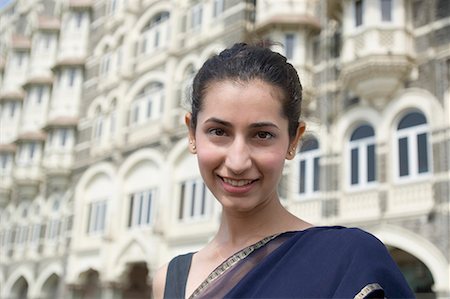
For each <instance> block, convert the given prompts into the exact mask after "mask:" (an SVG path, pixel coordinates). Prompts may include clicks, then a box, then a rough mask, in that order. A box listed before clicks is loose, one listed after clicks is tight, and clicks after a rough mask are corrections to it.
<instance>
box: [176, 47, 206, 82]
mask: <svg viewBox="0 0 450 299" xmlns="http://www.w3.org/2000/svg"><path fill="white" fill-rule="evenodd" d="M199 64H200V61H199V58H198V57H197V55H195V54H193V53H190V54H189V55H187V56H186V57H184V58H183V59H182V60H181V61H179V63H178V67H177V68H176V70H175V74H174V79H175V82H181V81H182V80H183V79H184V74H185V71H186V69H187V68H188V66H190V65H192V66H194V68H195V69H198V68H199V66H198V65H199Z"/></svg>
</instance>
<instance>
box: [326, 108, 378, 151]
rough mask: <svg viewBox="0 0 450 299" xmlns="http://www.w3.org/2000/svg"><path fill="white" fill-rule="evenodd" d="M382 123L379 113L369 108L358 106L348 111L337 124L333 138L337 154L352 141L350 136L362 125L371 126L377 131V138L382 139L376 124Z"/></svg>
mask: <svg viewBox="0 0 450 299" xmlns="http://www.w3.org/2000/svg"><path fill="white" fill-rule="evenodd" d="M380 122H381V118H380V115H379V113H378V112H377V111H376V110H375V109H373V108H372V107H368V106H357V107H354V108H352V109H350V110H348V111H347V112H346V113H344V115H342V117H340V118H339V121H338V122H337V124H336V129H335V132H334V134H333V135H334V137H335V138H333V144H334V145H333V148H334V149H335V150H336V151H337V152H342V150H343V148H344V144H345V142H346V141H347V140H349V139H350V134H352V132H353V131H354V130H355V129H356V128H357V127H359V126H360V125H362V124H369V125H370V126H372V127H373V128H374V130H375V136H376V138H377V139H378V138H381V137H379V136H378V135H379V134H378V131H379V130H378V129H377V126H376V124H379V123H380Z"/></svg>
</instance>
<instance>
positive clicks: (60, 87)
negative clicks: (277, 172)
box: [0, 0, 450, 299]
mask: <svg viewBox="0 0 450 299" xmlns="http://www.w3.org/2000/svg"><path fill="white" fill-rule="evenodd" d="M381 2H389V1H367V0H366V1H347V0H342V1H320V0H297V1H282V0H277V1H234V0H225V1H213V0H202V1H197V2H193V1H187V0H171V1H157V0H153V1H151V0H144V1H137V0H128V1H124V0H111V1H106V0H97V1H81V0H71V1H52V0H38V1H34V2H29V1H25V0H16V1H14V2H13V4H11V5H10V6H8V7H6V8H5V9H3V10H2V11H0V16H1V18H0V41H1V43H0V116H1V128H0V133H1V134H0V135H1V137H0V158H1V160H0V162H1V164H0V166H1V168H0V177H1V181H0V290H1V291H0V298H2V299H3V298H19V297H20V296H22V295H24V294H25V295H26V296H28V298H133V296H138V297H139V296H140V297H148V295H149V294H150V291H151V278H152V276H153V274H154V272H155V271H156V270H157V269H158V268H159V267H160V266H162V265H163V264H164V263H167V262H168V261H169V260H170V258H172V257H173V256H175V255H177V254H180V253H185V252H188V251H195V250H198V249H199V248H201V247H202V246H203V245H204V244H205V243H206V242H208V240H209V239H210V238H211V237H212V236H213V234H214V232H215V230H216V229H217V227H218V224H219V217H220V206H219V205H218V204H217V202H216V201H215V200H214V198H213V196H212V195H211V194H210V193H209V191H208V190H207V189H206V188H205V186H204V184H203V182H202V181H201V177H200V174H199V172H198V169H197V165H196V163H197V162H196V158H195V156H192V155H191V154H189V151H188V141H187V138H186V133H187V130H186V128H185V125H184V114H185V113H186V111H187V109H188V100H189V88H190V83H191V81H192V78H193V75H194V74H195V72H196V70H198V69H199V67H200V66H201V65H202V63H203V62H204V61H205V60H206V59H207V58H208V57H209V56H211V55H213V54H216V53H218V52H220V51H221V50H222V49H223V48H224V47H226V46H230V45H231V44H233V43H234V42H238V41H252V40H260V39H271V40H274V41H277V42H279V43H280V45H276V46H274V50H276V51H280V52H281V53H282V54H284V55H286V56H287V57H288V59H289V61H290V62H291V63H292V64H293V65H294V66H295V67H296V68H297V70H298V72H299V74H300V79H301V81H302V84H303V88H304V98H303V120H304V121H305V122H306V123H307V128H308V129H307V134H306V137H305V138H304V139H303V141H302V144H301V146H300V152H299V154H298V155H297V157H296V159H295V160H293V161H288V163H287V164H286V168H285V171H284V175H283V179H282V182H281V183H280V187H279V193H280V196H281V198H282V201H283V204H285V206H286V207H287V208H288V209H289V210H290V211H292V212H293V213H294V214H296V215H298V216H299V217H302V218H304V219H305V220H307V221H310V222H312V223H314V224H316V225H346V226H358V227H362V228H364V229H366V230H368V231H370V232H372V233H373V234H374V235H376V236H377V237H379V238H380V239H381V240H382V241H383V242H385V244H386V245H387V246H388V247H389V249H390V251H391V253H392V255H393V257H394V259H396V261H397V262H398V263H399V265H400V267H401V269H402V270H403V271H404V273H405V275H406V276H407V278H408V280H409V281H410V282H411V284H412V287H413V288H415V290H416V291H417V292H418V297H420V296H421V295H420V294H419V292H420V290H422V292H424V293H430V292H432V293H434V295H433V296H435V297H437V298H446V297H448V296H449V295H450V276H449V272H450V262H449V261H450V240H449V239H450V238H449V235H450V201H449V198H450V160H449V158H448V157H450V87H449V84H448V82H449V80H450V62H449V61H450V52H449V50H448V48H449V47H448V46H449V43H450V40H449V36H450V35H449V34H446V33H447V32H448V30H449V28H450V25H449V24H450V23H449V20H450V16H449V15H448V11H449V10H448V6H446V5H448V4H446V3H447V2H446V1H442V0H432V1H413V0H392V1H390V3H391V6H390V9H389V7H388V8H386V7H385V8H382V7H381ZM425 2H426V3H427V4H426V5H425V4H424V3H425ZM360 5H361V6H360ZM446 8H447V9H446ZM359 9H361V10H359ZM445 11H447V13H445ZM357 19H358V20H360V21H359V22H357ZM42 57H46V59H42ZM19 65H20V67H18V66H19ZM408 115H409V117H408V118H407V119H404V117H406V116H408ZM402 120H403V121H402ZM405 157H408V159H406V160H405ZM371 161H373V163H372V162H371ZM352 178H353V181H352ZM194 194H195V195H194ZM419 272H420V273H419ZM418 273H419V274H420V275H419V274H418ZM421 275H422V276H421ZM427 279H429V280H430V281H427ZM420 283H422V284H423V285H420ZM429 287H432V289H427V288H429Z"/></svg>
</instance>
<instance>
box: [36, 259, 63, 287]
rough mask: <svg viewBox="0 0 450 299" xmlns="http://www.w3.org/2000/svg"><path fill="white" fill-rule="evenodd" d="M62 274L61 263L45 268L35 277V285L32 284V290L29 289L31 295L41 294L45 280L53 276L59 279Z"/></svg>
mask: <svg viewBox="0 0 450 299" xmlns="http://www.w3.org/2000/svg"><path fill="white" fill-rule="evenodd" d="M62 273H63V269H62V265H61V263H58V262H54V263H52V264H50V265H49V266H47V267H45V268H44V270H43V271H42V272H41V273H40V274H39V276H38V277H37V279H36V283H35V284H34V286H33V289H31V294H36V295H37V294H41V292H42V288H43V286H44V284H45V283H46V282H47V280H48V279H49V278H50V277H51V276H52V275H54V274H55V275H56V276H58V277H61V275H62Z"/></svg>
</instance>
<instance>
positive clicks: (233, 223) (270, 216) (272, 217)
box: [214, 200, 311, 250]
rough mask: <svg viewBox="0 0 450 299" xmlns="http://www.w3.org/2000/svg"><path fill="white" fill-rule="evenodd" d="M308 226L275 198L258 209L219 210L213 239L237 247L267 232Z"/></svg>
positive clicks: (273, 232) (218, 242)
mask: <svg viewBox="0 0 450 299" xmlns="http://www.w3.org/2000/svg"><path fill="white" fill-rule="evenodd" d="M310 226H311V225H310V224H309V223H306V222H304V221H302V220H300V219H299V218H297V217H295V216H294V215H292V214H291V213H290V212H288V211H287V210H286V209H285V208H284V207H283V206H282V205H281V203H280V201H279V200H274V201H272V203H270V204H269V205H267V206H265V207H263V208H261V209H255V210H253V211H250V212H245V213H243V212H236V211H227V210H223V211H222V219H221V223H220V227H219V230H218V232H217V234H216V237H215V238H214V242H216V243H217V245H220V246H225V247H230V250H233V249H234V250H239V249H242V248H244V247H246V246H248V245H251V244H253V243H255V242H257V241H259V240H261V239H263V238H265V237H267V236H270V235H273V234H277V233H282V232H286V231H290V230H301V229H305V228H307V227H310Z"/></svg>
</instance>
